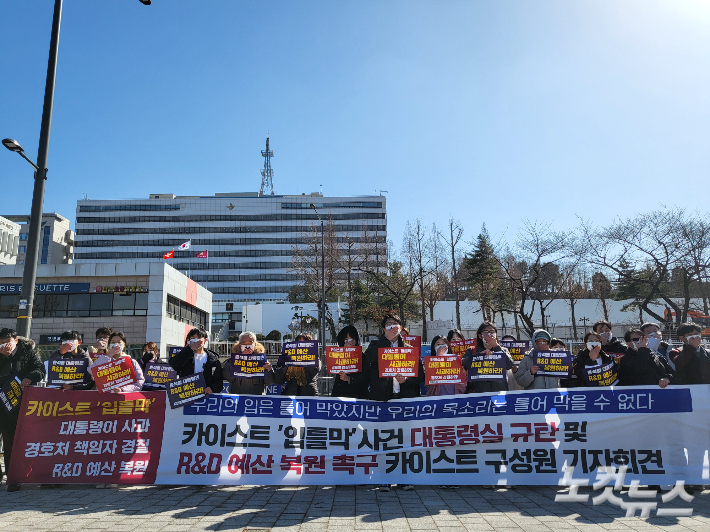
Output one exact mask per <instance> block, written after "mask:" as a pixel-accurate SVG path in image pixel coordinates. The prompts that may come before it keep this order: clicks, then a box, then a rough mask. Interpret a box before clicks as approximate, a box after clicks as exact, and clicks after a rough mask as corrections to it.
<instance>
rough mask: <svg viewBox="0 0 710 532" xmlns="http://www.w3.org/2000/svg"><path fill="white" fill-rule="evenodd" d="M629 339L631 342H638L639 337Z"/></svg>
mask: <svg viewBox="0 0 710 532" xmlns="http://www.w3.org/2000/svg"><path fill="white" fill-rule="evenodd" d="M630 341H631V342H640V341H641V338H631V339H630Z"/></svg>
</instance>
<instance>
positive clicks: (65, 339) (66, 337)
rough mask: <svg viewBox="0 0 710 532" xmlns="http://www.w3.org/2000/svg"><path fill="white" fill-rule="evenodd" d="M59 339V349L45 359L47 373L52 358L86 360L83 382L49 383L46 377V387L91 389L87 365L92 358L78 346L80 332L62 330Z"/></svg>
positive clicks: (91, 381)
mask: <svg viewBox="0 0 710 532" xmlns="http://www.w3.org/2000/svg"><path fill="white" fill-rule="evenodd" d="M59 341H60V342H62V343H61V345H60V346H59V349H57V350H56V351H54V353H52V355H51V356H50V357H49V359H47V362H45V365H46V368H47V373H49V368H50V365H51V364H52V360H86V368H85V370H86V372H85V373H84V375H85V378H84V382H82V383H74V384H51V383H50V382H49V379H48V381H47V388H62V389H63V390H93V389H94V387H95V385H94V378H93V377H92V376H91V372H90V371H89V366H90V365H91V364H92V360H91V357H90V356H89V354H88V353H87V352H86V351H84V350H83V349H81V347H80V346H81V334H79V332H77V331H64V332H63V333H62V334H61V336H60V337H59Z"/></svg>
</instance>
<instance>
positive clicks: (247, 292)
mask: <svg viewBox="0 0 710 532" xmlns="http://www.w3.org/2000/svg"><path fill="white" fill-rule="evenodd" d="M311 203H313V204H314V206H315V207H316V209H318V212H319V213H320V215H321V216H322V217H323V218H324V219H325V220H328V221H329V220H332V224H333V226H334V232H335V237H336V238H337V239H339V240H340V241H344V240H345V239H346V238H347V239H350V240H351V241H356V242H359V241H365V239H368V238H369V239H377V241H379V242H382V243H385V242H386V240H387V207H386V201H385V197H384V196H348V197H327V198H326V197H323V196H322V194H320V193H317V192H314V193H312V194H309V195H305V194H302V195H297V196H281V195H270V194H269V195H261V194H260V193H257V192H245V193H224V194H215V195H214V196H175V195H173V194H151V195H150V197H149V198H148V199H147V200H146V199H144V200H80V201H79V202H78V203H77V212H76V216H77V218H76V226H75V229H76V244H75V246H76V250H75V254H74V259H75V260H74V262H75V263H76V264H82V263H89V262H105V263H115V262H146V261H148V262H160V261H163V260H168V261H169V263H170V264H171V265H172V266H173V267H175V268H177V269H178V270H180V271H182V272H183V273H186V274H187V275H188V276H189V277H190V278H191V279H193V280H195V281H197V282H198V283H200V284H201V285H203V286H204V287H205V288H207V289H208V290H209V291H210V292H212V294H213V302H214V306H213V312H214V316H213V317H214V321H216V322H219V321H237V322H241V316H238V315H237V314H241V312H240V311H241V303H243V302H257V301H260V302H264V301H283V300H285V299H287V298H288V292H289V289H290V288H291V287H292V286H293V285H294V284H298V283H299V278H298V276H297V274H295V273H294V272H293V269H292V256H293V251H294V245H297V244H300V243H303V242H304V235H305V233H306V232H308V231H311V229H312V228H313V227H314V226H316V227H318V228H319V227H320V225H319V222H318V219H317V217H316V213H315V212H314V211H313V209H312V208H311V207H310V205H311ZM311 233H312V231H311ZM316 234H317V233H316ZM186 242H189V249H180V246H181V245H182V244H185V243H186ZM385 248H386V245H385ZM170 252H172V257H173V258H169V259H163V255H165V254H169V253H170ZM198 254H199V255H200V256H198ZM235 303H239V304H238V305H235ZM232 312H233V313H234V315H231V313H232Z"/></svg>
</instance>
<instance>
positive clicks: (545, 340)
mask: <svg viewBox="0 0 710 532" xmlns="http://www.w3.org/2000/svg"><path fill="white" fill-rule="evenodd" d="M532 340H533V344H534V346H533V348H532V349H530V350H529V351H528V352H527V353H525V356H524V357H523V359H522V360H521V361H520V365H518V371H517V372H515V380H516V381H517V383H518V384H519V385H520V386H522V387H523V388H525V389H526V390H546V389H550V388H559V387H560V378H559V377H555V376H553V375H538V374H537V372H538V371H540V367H539V366H536V365H535V358H534V357H535V354H534V353H535V351H550V349H551V348H550V341H551V340H552V336H551V335H550V333H549V332H547V331H546V330H544V329H538V330H537V331H535V332H534V333H533V337H532Z"/></svg>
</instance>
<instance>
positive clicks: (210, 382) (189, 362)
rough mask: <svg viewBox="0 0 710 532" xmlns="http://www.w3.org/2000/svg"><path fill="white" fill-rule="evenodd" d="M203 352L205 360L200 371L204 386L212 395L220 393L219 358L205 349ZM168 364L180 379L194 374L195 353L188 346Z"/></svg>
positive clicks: (220, 371)
mask: <svg viewBox="0 0 710 532" xmlns="http://www.w3.org/2000/svg"><path fill="white" fill-rule="evenodd" d="M205 352H206V353H207V360H205V365H204V367H203V370H202V372H203V373H204V375H205V385H206V386H207V387H208V388H209V389H211V390H212V393H222V386H223V381H222V364H220V362H219V356H217V353H215V352H214V351H210V350H209V349H205ZM168 363H169V364H170V366H171V367H172V368H173V369H174V370H175V371H177V374H178V377H179V378H181V379H182V378H183V377H187V376H188V375H192V374H193V373H195V353H194V352H193V350H192V348H191V347H190V346H189V345H188V346H186V347H185V348H183V350H182V351H180V352H179V353H178V354H176V355H175V356H174V357H172V358H171V359H170V360H169V361H168Z"/></svg>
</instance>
